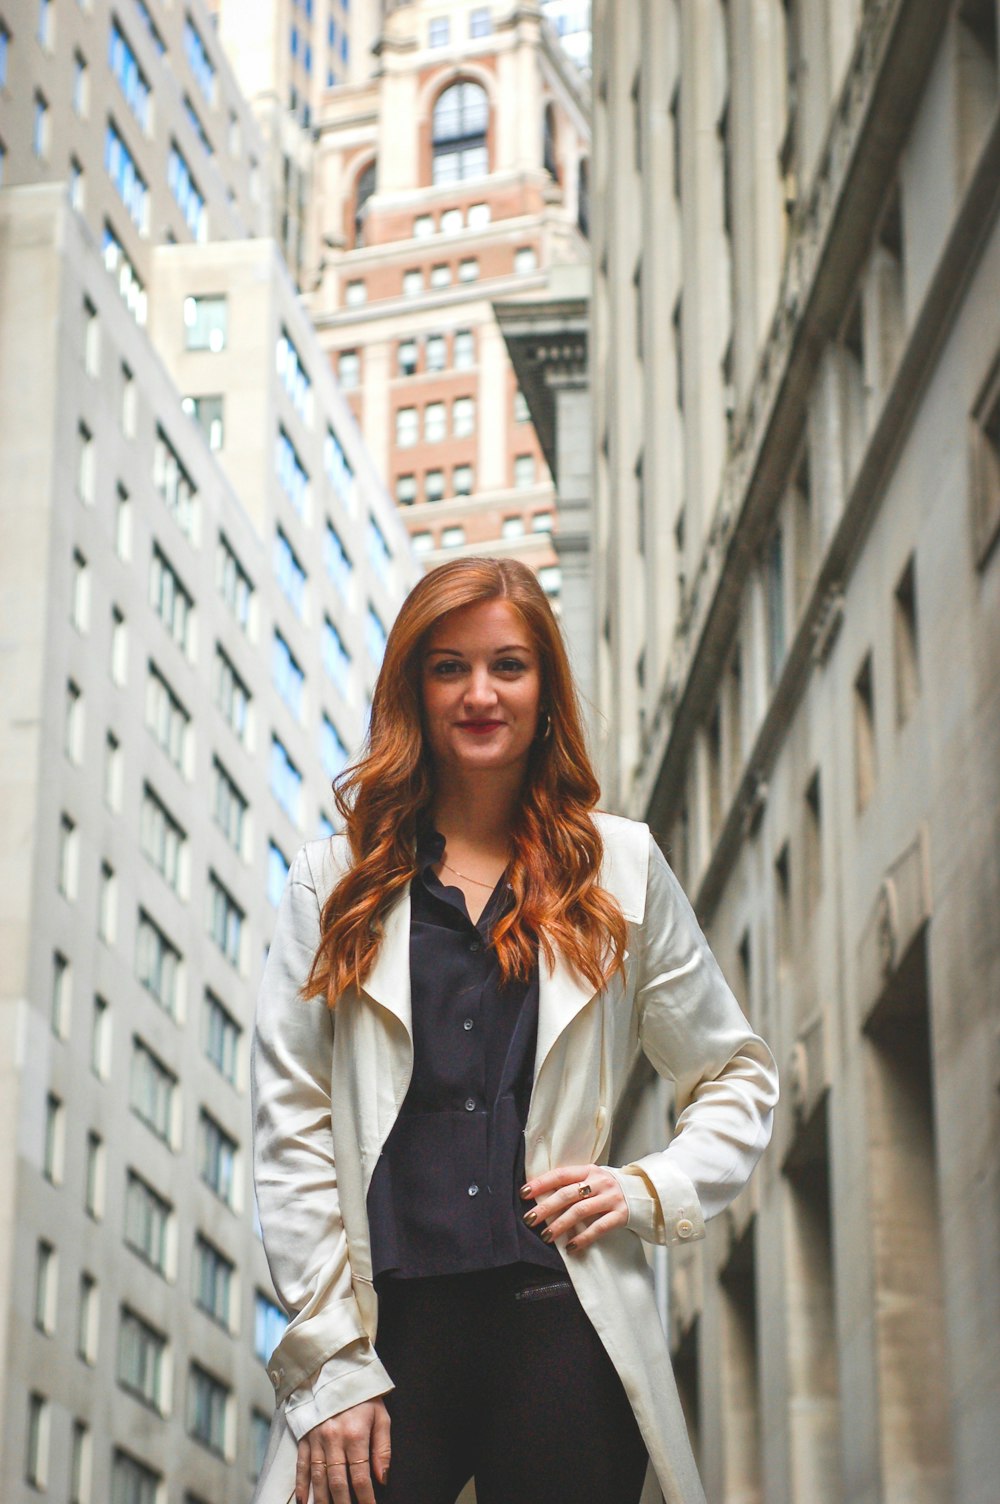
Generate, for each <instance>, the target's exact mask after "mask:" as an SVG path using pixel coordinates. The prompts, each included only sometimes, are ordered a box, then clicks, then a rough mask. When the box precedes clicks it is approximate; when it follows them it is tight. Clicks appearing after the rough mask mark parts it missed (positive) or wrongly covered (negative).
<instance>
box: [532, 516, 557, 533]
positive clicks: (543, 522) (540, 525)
mask: <svg viewBox="0 0 1000 1504" xmlns="http://www.w3.org/2000/svg"><path fill="white" fill-rule="evenodd" d="M531 531H532V532H533V533H551V531H552V513H551V512H534V513H532V517H531Z"/></svg>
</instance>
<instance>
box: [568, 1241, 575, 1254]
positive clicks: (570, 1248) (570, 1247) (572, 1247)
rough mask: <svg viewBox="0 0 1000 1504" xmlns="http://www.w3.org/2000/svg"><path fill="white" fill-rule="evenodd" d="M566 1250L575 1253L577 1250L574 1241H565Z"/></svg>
mask: <svg viewBox="0 0 1000 1504" xmlns="http://www.w3.org/2000/svg"><path fill="white" fill-rule="evenodd" d="M566 1251H567V1253H576V1251H577V1244H576V1243H567V1244H566Z"/></svg>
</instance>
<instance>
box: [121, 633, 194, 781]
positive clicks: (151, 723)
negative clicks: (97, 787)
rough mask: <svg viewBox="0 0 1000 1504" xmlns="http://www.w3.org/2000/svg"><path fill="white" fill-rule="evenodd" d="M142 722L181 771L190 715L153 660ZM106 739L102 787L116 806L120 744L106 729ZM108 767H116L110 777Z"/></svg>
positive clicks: (183, 768)
mask: <svg viewBox="0 0 1000 1504" xmlns="http://www.w3.org/2000/svg"><path fill="white" fill-rule="evenodd" d="M146 725H147V727H148V728H149V730H150V731H151V732H152V734H153V736H154V737H155V738H156V741H157V743H158V744H159V746H160V748H161V749H162V751H164V752H165V753H166V754H167V757H168V758H169V759H170V761H171V762H172V763H173V765H174V767H175V768H176V769H177V770H178V772H181V773H183V772H184V771H185V768H186V764H187V747H188V739H189V735H190V728H191V717H190V715H189V714H188V712H187V711H186V710H185V708H184V706H183V705H182V704H181V702H180V700H179V699H178V698H177V696H176V695H175V694H174V691H173V690H172V689H171V687H170V685H169V684H168V683H167V681H166V679H164V677H163V675H162V674H161V673H160V672H159V670H158V669H157V668H156V667H155V665H154V664H153V663H150V664H149V670H148V676H147V679H146ZM108 738H109V739H108V763H107V765H108V770H109V771H108V779H107V785H106V787H107V794H108V796H109V797H108V803H109V804H110V805H111V808H113V809H116V808H118V802H112V796H113V789H115V788H118V787H120V783H121V761H122V759H121V747H120V746H119V744H118V741H117V740H116V739H115V738H114V737H113V735H112V734H111V733H110V732H109V733H108ZM112 741H114V747H113V748H112V746H111V742H112ZM112 768H115V769H117V773H116V774H115V776H114V778H112ZM119 802H120V801H119Z"/></svg>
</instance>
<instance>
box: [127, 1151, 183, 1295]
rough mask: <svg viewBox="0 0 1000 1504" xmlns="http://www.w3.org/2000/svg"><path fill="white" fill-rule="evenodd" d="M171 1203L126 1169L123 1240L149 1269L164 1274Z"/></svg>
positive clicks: (168, 1245) (168, 1250)
mask: <svg viewBox="0 0 1000 1504" xmlns="http://www.w3.org/2000/svg"><path fill="white" fill-rule="evenodd" d="M172 1212H173V1207H172V1206H171V1205H170V1202H169V1201H166V1200H165V1199H164V1198H163V1197H162V1196H161V1195H160V1194H159V1192H158V1191H154V1189H153V1187H152V1186H151V1185H148V1184H147V1182H146V1181H145V1180H143V1179H142V1176H141V1175H137V1174H136V1173H135V1171H134V1170H129V1172H128V1177H127V1179H126V1182H125V1243H126V1245H127V1246H128V1247H129V1248H131V1250H132V1252H133V1253H137V1254H138V1255H139V1257H140V1258H141V1259H143V1260H144V1262H145V1263H147V1264H148V1265H149V1266H150V1268H151V1269H155V1270H156V1272H157V1273H158V1274H166V1272H167V1269H168V1267H169V1265H168V1259H169V1253H170V1234H171V1221H170V1219H171V1214H172Z"/></svg>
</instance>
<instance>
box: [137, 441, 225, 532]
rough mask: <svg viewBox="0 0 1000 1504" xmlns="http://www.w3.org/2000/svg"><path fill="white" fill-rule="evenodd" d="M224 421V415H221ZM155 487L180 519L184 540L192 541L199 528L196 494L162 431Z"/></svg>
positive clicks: (155, 458)
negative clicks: (197, 523)
mask: <svg viewBox="0 0 1000 1504" xmlns="http://www.w3.org/2000/svg"><path fill="white" fill-rule="evenodd" d="M220 420H221V413H220ZM153 485H154V486H155V488H156V490H157V491H158V492H159V493H160V495H161V496H162V497H163V500H164V501H165V502H166V504H167V506H168V507H169V509H170V511H171V512H172V513H173V514H174V517H175V518H176V519H177V525H178V527H179V528H180V530H181V532H182V533H183V534H184V535H185V537H188V538H193V537H194V534H195V526H196V520H197V519H196V513H195V508H196V497H197V490H196V488H195V485H194V482H193V481H192V479H191V477H190V476H189V475H188V473H187V471H186V470H185V469H184V466H183V465H182V464H181V462H180V459H179V458H178V455H177V451H176V450H175V449H174V447H173V445H172V444H171V442H170V440H169V439H168V438H167V436H166V434H165V433H164V432H163V430H162V429H157V431H156V448H155V449H154V450H153Z"/></svg>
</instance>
